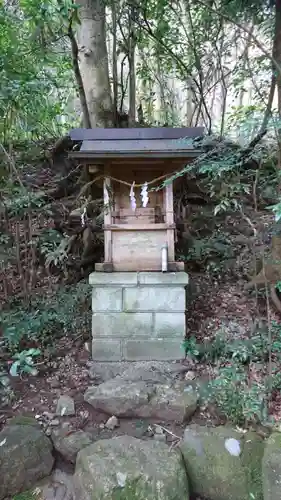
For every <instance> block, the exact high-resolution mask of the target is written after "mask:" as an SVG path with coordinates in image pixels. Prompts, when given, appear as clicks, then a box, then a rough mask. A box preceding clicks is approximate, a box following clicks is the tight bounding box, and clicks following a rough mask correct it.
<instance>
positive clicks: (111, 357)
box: [92, 337, 123, 361]
mask: <svg viewBox="0 0 281 500" xmlns="http://www.w3.org/2000/svg"><path fill="white" fill-rule="evenodd" d="M122 357H123V356H122V344H121V341H120V340H112V339H111V338H109V337H108V338H103V339H96V338H94V339H93V341H92V358H93V360H95V361H121V359H122Z"/></svg>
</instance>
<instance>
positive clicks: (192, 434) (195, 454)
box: [180, 424, 280, 500]
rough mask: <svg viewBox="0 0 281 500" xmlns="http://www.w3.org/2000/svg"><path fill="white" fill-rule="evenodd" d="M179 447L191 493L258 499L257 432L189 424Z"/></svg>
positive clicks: (259, 457)
mask: <svg viewBox="0 0 281 500" xmlns="http://www.w3.org/2000/svg"><path fill="white" fill-rule="evenodd" d="M180 449H181V452H182V456H183V459H184V462H185V466H186V472H187V474H188V477H189V478H190V481H191V485H192V490H193V492H194V494H197V495H199V496H202V497H204V498H205V497H206V498H210V499H212V500H250V499H251V498H252V499H253V500H262V498H263V496H262V481H261V466H262V456H263V451H264V443H263V439H262V438H261V437H260V436H259V435H258V434H256V433H254V432H247V433H243V432H240V431H236V430H234V429H232V428H230V427H223V426H221V427H216V428H212V427H206V426H200V425H196V424H192V425H189V426H188V427H187V428H186V430H185V433H184V438H183V441H182V443H181V445H180ZM279 493H280V490H279ZM279 498H280V494H279Z"/></svg>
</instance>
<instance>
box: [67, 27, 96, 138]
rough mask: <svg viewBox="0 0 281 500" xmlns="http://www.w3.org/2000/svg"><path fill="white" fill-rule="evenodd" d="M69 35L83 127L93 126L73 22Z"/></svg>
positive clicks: (69, 28)
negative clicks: (80, 67)
mask: <svg viewBox="0 0 281 500" xmlns="http://www.w3.org/2000/svg"><path fill="white" fill-rule="evenodd" d="M68 37H69V39H70V43H71V53H72V65H73V70H74V75H75V80H76V84H77V88H78V93H79V98H80V104H81V108H82V115H83V127H84V128H91V120H90V115H89V110H88V105H87V100H86V95H85V90H84V85H83V81H82V77H81V73H80V69H79V63H78V45H77V42H76V38H75V36H74V33H73V29H72V23H71V22H70V23H69V27H68Z"/></svg>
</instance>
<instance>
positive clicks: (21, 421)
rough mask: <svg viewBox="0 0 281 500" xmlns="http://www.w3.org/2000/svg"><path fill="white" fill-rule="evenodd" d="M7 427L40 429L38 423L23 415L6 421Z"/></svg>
mask: <svg viewBox="0 0 281 500" xmlns="http://www.w3.org/2000/svg"><path fill="white" fill-rule="evenodd" d="M7 425H10V426H11V425H29V426H30V425H31V426H33V427H37V428H40V424H39V422H38V421H37V420H36V419H35V418H33V417H28V416H25V415H16V416H15V417H12V418H10V420H8V422H7Z"/></svg>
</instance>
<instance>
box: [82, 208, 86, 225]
mask: <svg viewBox="0 0 281 500" xmlns="http://www.w3.org/2000/svg"><path fill="white" fill-rule="evenodd" d="M86 219H87V209H86V207H84V210H83V212H82V214H81V226H82V227H85V226H86Z"/></svg>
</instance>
